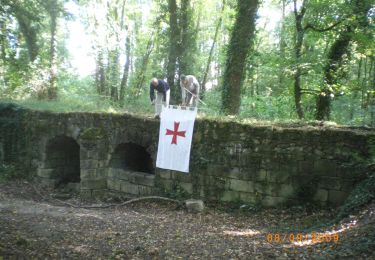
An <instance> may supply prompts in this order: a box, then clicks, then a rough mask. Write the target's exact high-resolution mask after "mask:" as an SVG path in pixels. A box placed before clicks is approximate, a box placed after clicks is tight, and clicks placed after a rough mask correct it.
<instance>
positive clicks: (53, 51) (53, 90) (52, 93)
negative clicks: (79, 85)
mask: <svg viewBox="0 0 375 260" xmlns="http://www.w3.org/2000/svg"><path fill="white" fill-rule="evenodd" d="M57 15H58V6H57V0H51V2H50V18H51V21H50V33H51V40H50V68H49V69H50V79H49V80H50V86H49V88H48V91H47V92H48V98H49V99H56V98H57V39H56V32H57Z"/></svg>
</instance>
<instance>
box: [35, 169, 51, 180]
mask: <svg viewBox="0 0 375 260" xmlns="http://www.w3.org/2000/svg"><path fill="white" fill-rule="evenodd" d="M54 172H55V169H41V168H39V169H38V171H37V175H38V176H39V177H41V178H49V179H53V177H54V175H55V174H54Z"/></svg>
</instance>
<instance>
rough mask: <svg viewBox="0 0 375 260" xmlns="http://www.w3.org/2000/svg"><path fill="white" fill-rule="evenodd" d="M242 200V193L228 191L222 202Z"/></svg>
mask: <svg viewBox="0 0 375 260" xmlns="http://www.w3.org/2000/svg"><path fill="white" fill-rule="evenodd" d="M239 199H240V192H238V191H231V190H226V191H224V192H223V194H222V196H221V198H220V200H221V201H238V200H239Z"/></svg>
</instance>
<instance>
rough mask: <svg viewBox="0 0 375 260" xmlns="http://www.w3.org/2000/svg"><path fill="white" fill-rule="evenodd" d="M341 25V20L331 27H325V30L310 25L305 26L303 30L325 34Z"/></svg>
mask: <svg viewBox="0 0 375 260" xmlns="http://www.w3.org/2000/svg"><path fill="white" fill-rule="evenodd" d="M341 23H342V20H340V21H338V22H336V23H334V24H332V25H331V26H329V27H326V28H316V27H315V26H314V25H312V24H311V23H309V24H307V25H306V26H305V28H304V29H305V30H308V29H311V30H313V31H316V32H327V31H330V30H332V29H333V28H335V27H336V26H337V25H339V24H341Z"/></svg>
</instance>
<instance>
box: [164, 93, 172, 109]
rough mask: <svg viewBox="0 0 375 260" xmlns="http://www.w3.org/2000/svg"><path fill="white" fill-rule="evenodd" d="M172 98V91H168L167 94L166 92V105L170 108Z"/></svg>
mask: <svg viewBox="0 0 375 260" xmlns="http://www.w3.org/2000/svg"><path fill="white" fill-rule="evenodd" d="M170 97H171V91H170V89H168V90H167V91H166V92H165V105H166V106H167V107H168V106H169V99H170Z"/></svg>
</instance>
